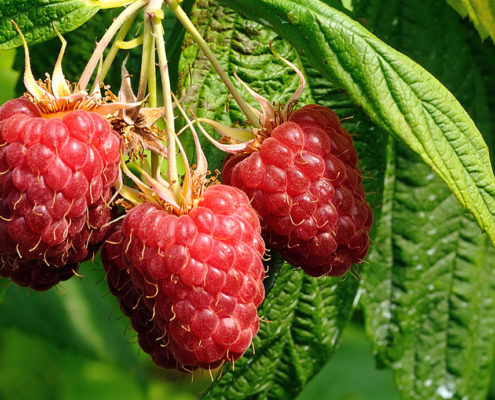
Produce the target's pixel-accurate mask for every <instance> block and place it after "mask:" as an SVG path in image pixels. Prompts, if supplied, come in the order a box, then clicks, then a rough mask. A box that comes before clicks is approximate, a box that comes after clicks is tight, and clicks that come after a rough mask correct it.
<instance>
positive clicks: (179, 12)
mask: <svg viewBox="0 0 495 400" xmlns="http://www.w3.org/2000/svg"><path fill="white" fill-rule="evenodd" d="M167 4H168V5H169V7H170V8H171V10H172V11H173V12H174V14H175V15H176V17H177V18H178V19H179V21H180V22H181V23H182V25H183V26H184V28H186V30H187V31H188V32H189V34H190V35H191V37H192V38H193V39H194V41H195V42H196V43H197V44H198V46H199V47H200V48H201V50H202V51H203V52H204V53H205V55H206V57H208V60H210V62H211V65H213V68H215V70H216V71H217V73H218V75H219V76H220V78H221V79H222V81H223V82H224V84H225V86H227V88H228V89H229V91H230V93H231V94H232V96H233V97H234V99H235V101H236V102H237V104H238V105H239V107H240V108H241V110H242V112H243V113H244V115H245V116H246V118H247V119H248V121H249V122H250V124H251V125H253V126H254V127H255V128H261V124H260V121H259V119H258V118H257V116H256V114H255V113H254V112H253V110H252V109H251V107H250V106H249V104H248V103H246V101H245V100H244V99H243V98H242V96H241V94H240V93H239V91H238V90H237V89H236V88H235V86H234V84H233V83H232V81H231V80H230V78H229V76H228V75H227V73H226V72H225V70H224V69H223V68H222V66H221V65H220V63H219V62H218V60H217V58H216V57H215V55H214V54H213V52H212V51H211V49H210V48H209V46H208V44H207V43H206V41H205V40H204V39H203V37H202V36H201V34H200V33H199V32H198V30H197V29H196V27H195V26H194V24H193V23H192V21H191V20H190V19H189V17H188V16H187V14H186V13H185V12H184V10H183V9H182V8H181V7H180V6H179V3H178V2H177V0H167Z"/></svg>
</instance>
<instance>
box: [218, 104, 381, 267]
mask: <svg viewBox="0 0 495 400" xmlns="http://www.w3.org/2000/svg"><path fill="white" fill-rule="evenodd" d="M357 161H358V157H357V153H356V150H355V149H354V146H353V142H352V138H351V137H350V135H349V134H348V133H347V132H346V131H345V130H344V129H343V128H342V126H341V125H340V122H339V119H338V117H337V115H336V114H335V113H334V112H333V111H331V110H329V109H328V108H325V107H323V106H319V105H307V106H304V107H302V108H301V109H299V110H297V111H296V112H294V113H292V115H291V116H290V118H289V120H288V121H287V122H284V123H282V124H280V125H279V126H277V127H276V128H275V129H273V131H272V132H271V134H270V135H269V137H268V138H266V139H265V140H263V141H262V143H261V145H260V147H259V151H257V152H253V153H250V154H247V153H243V154H242V153H241V154H239V155H236V156H233V157H230V158H227V159H226V161H225V162H224V166H223V171H222V179H223V183H225V184H229V185H232V186H235V187H237V188H239V189H241V190H243V191H244V192H245V193H246V194H247V196H248V197H249V199H250V200H251V203H252V205H253V207H254V208H255V209H256V211H257V212H258V214H259V217H260V219H261V223H262V229H263V236H264V238H265V240H266V242H267V245H268V246H269V247H272V248H274V249H276V250H278V251H280V253H281V254H282V256H283V257H284V258H285V259H286V260H287V261H288V262H289V263H291V264H292V265H294V266H300V267H301V268H302V269H303V270H304V271H305V272H307V273H308V274H309V275H311V276H321V275H325V274H327V275H332V276H338V275H342V274H344V273H345V272H346V271H347V270H348V269H349V268H350V266H351V264H353V263H359V262H362V261H363V259H364V257H365V256H366V254H367V251H368V245H369V244H368V233H369V229H370V227H371V224H372V220H373V217H372V213H371V209H370V207H369V206H368V204H367V203H366V201H365V192H364V189H363V186H362V176H361V172H360V171H359V169H358V167H357Z"/></svg>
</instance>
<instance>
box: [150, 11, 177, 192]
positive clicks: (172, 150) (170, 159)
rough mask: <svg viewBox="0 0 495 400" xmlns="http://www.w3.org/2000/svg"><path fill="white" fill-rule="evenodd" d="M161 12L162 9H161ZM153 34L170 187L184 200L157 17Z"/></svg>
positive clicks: (164, 54) (160, 28)
mask: <svg viewBox="0 0 495 400" xmlns="http://www.w3.org/2000/svg"><path fill="white" fill-rule="evenodd" d="M160 12H161V9H160ZM153 33H154V34H155V39H156V50H157V53H158V66H159V68H160V76H161V81H162V90H163V105H164V109H165V116H164V118H165V124H166V129H167V163H168V164H167V174H168V179H169V183H170V187H171V190H172V192H173V193H174V195H175V196H176V199H177V200H178V201H179V199H181V198H182V194H181V190H180V185H179V174H178V171H177V160H176V153H177V149H176V143H175V140H176V136H175V126H174V109H173V103H172V96H171V88H170V76H169V73H168V61H167V53H166V51H165V40H164V31H163V26H162V22H161V18H159V17H158V16H155V18H153Z"/></svg>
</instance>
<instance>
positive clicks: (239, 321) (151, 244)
mask: <svg viewBox="0 0 495 400" xmlns="http://www.w3.org/2000/svg"><path fill="white" fill-rule="evenodd" d="M263 253H264V243H263V239H261V236H260V225H259V220H258V217H257V216H256V214H255V212H254V210H253V209H252V207H251V206H250V204H249V200H248V199H247V197H246V196H245V195H244V193H242V192H241V191H239V190H237V189H235V188H232V187H228V186H224V185H215V186H211V187H209V188H208V189H206V190H205V192H204V193H203V196H202V199H201V200H200V201H199V203H198V204H197V206H196V207H194V208H192V209H191V210H190V211H189V212H188V213H187V214H183V215H180V216H176V215H170V214H167V213H166V212H165V211H164V210H162V209H160V208H159V207H158V206H156V205H153V204H151V203H145V204H141V205H139V206H137V207H135V208H133V209H132V210H131V211H129V212H128V214H127V216H126V217H125V219H124V223H123V225H122V228H121V229H120V230H119V229H117V232H116V233H114V234H113V235H112V236H111V237H110V239H109V240H108V241H107V242H105V244H104V245H103V252H102V254H103V256H102V260H103V262H104V265H105V267H106V268H107V270H108V281H109V284H110V287H111V290H112V292H113V293H115V294H116V295H117V297H119V300H120V304H121V307H122V309H123V311H124V313H125V314H127V315H129V316H131V318H132V323H133V326H134V328H135V329H136V330H137V331H138V332H139V343H140V344H141V346H142V347H143V349H144V350H145V351H146V352H148V353H150V354H152V356H153V360H154V361H155V363H157V364H158V365H161V366H163V367H165V368H179V369H184V370H190V369H193V368H196V367H202V368H214V367H217V366H218V365H220V364H221V363H222V362H224V361H233V360H236V359H238V358H239V357H240V356H241V355H242V354H243V353H244V352H245V351H246V349H247V348H248V346H249V344H250V343H251V340H252V338H253V336H254V335H256V333H257V332H258V328H259V319H258V315H257V307H258V306H259V305H260V304H261V302H262V301H263V299H264V287H263V284H262V280H263V278H264V269H263V264H262V262H261V256H262V255H263ZM124 271H125V272H124ZM129 281H130V282H131V284H130V286H131V288H132V290H130V291H129V288H128V287H127V286H129V283H128V282H129ZM116 282H124V283H125V284H124V285H122V284H121V283H116ZM125 285H127V286H125ZM120 286H122V288H120ZM126 296H130V297H131V299H130V303H128V299H127V298H126V299H124V297H126ZM136 297H137V300H136ZM136 304H138V307H142V306H143V305H144V307H145V309H146V310H147V311H148V312H147V313H145V314H146V315H147V316H150V315H151V317H150V318H148V319H147V320H144V319H143V317H142V316H141V315H137V314H136V311H133V310H131V309H133V308H136ZM148 320H149V321H152V323H151V322H150V323H148V322H147V321H148Z"/></svg>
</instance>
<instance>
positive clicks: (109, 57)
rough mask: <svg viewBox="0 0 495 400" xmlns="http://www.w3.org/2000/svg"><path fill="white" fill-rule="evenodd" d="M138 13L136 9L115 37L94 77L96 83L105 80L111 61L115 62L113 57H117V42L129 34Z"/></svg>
mask: <svg viewBox="0 0 495 400" xmlns="http://www.w3.org/2000/svg"><path fill="white" fill-rule="evenodd" d="M138 13H139V9H137V10H136V11H135V12H134V14H132V15H131V16H130V17H129V18H128V19H127V21H125V22H124V24H123V25H122V27H121V28H120V30H119V32H118V33H117V35H116V36H115V41H114V42H113V44H112V47H110V50H108V54H107V56H106V57H105V60H104V61H103V66H102V67H101V70H100V71H99V72H98V75H97V77H96V82H103V81H104V80H105V77H106V76H107V74H108V71H109V70H110V67H111V66H112V63H113V61H114V60H115V56H116V55H117V52H118V51H119V49H120V47H119V42H121V41H123V40H124V39H125V37H126V35H127V33H128V32H129V30H130V29H131V27H132V24H133V23H134V20H135V19H136V17H137V15H138Z"/></svg>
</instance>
